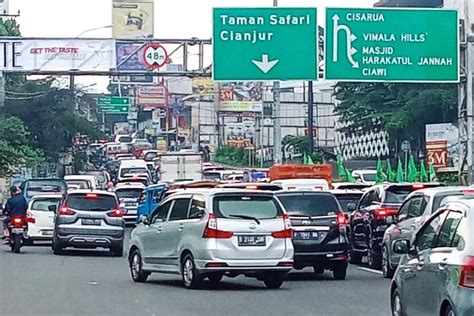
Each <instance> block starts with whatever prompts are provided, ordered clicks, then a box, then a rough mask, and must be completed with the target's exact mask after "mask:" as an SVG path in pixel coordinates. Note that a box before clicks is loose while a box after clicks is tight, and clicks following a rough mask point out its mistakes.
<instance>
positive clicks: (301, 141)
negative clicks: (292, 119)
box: [281, 135, 310, 153]
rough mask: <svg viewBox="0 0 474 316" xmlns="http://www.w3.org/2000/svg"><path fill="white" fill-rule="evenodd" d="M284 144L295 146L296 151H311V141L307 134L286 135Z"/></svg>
mask: <svg viewBox="0 0 474 316" xmlns="http://www.w3.org/2000/svg"><path fill="white" fill-rule="evenodd" d="M281 144H282V145H283V146H285V145H290V146H293V147H294V149H295V150H296V151H299V152H301V153H309V152H310V150H309V143H308V138H307V137H306V136H295V135H286V136H285V137H284V138H283V140H282V141H281Z"/></svg>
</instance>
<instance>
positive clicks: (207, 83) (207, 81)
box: [192, 78, 214, 95]
mask: <svg viewBox="0 0 474 316" xmlns="http://www.w3.org/2000/svg"><path fill="white" fill-rule="evenodd" d="M192 88H193V94H196V95H213V94H214V81H212V79H211V78H193V81H192Z"/></svg>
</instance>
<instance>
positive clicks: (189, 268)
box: [181, 253, 202, 289]
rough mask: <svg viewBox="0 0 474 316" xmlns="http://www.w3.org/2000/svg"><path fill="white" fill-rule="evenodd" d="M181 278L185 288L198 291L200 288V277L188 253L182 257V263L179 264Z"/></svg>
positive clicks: (192, 258) (191, 256)
mask: <svg viewBox="0 0 474 316" xmlns="http://www.w3.org/2000/svg"><path fill="white" fill-rule="evenodd" d="M181 276H182V278H183V285H184V287H185V288H187V289H198V288H200V287H201V284H202V276H201V275H200V274H199V273H198V272H197V270H196V265H195V264H194V257H193V255H192V254H190V253H188V254H187V255H186V256H184V259H183V262H182V263H181Z"/></svg>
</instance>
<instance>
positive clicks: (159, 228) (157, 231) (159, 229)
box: [156, 226, 163, 234]
mask: <svg viewBox="0 0 474 316" xmlns="http://www.w3.org/2000/svg"><path fill="white" fill-rule="evenodd" d="M162 230H163V228H162V227H161V226H158V227H157V228H156V233H157V234H159V233H161V231H162Z"/></svg>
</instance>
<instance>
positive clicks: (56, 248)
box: [52, 242, 64, 255]
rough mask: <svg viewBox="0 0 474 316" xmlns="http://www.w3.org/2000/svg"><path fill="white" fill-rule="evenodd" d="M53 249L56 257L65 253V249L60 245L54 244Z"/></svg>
mask: <svg viewBox="0 0 474 316" xmlns="http://www.w3.org/2000/svg"><path fill="white" fill-rule="evenodd" d="M52 248H53V253H54V254H55V255H62V254H63V253H64V251H63V247H61V246H59V245H58V243H55V242H53V246H52Z"/></svg>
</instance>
